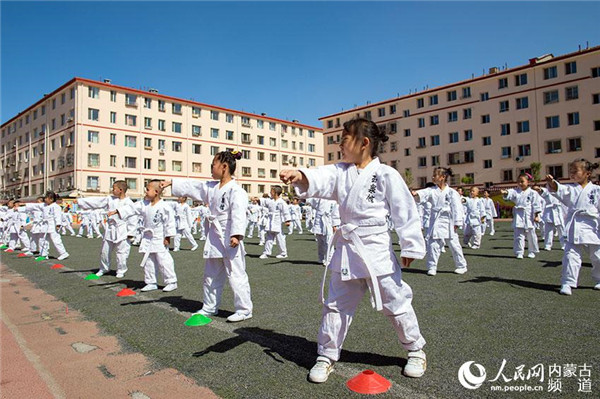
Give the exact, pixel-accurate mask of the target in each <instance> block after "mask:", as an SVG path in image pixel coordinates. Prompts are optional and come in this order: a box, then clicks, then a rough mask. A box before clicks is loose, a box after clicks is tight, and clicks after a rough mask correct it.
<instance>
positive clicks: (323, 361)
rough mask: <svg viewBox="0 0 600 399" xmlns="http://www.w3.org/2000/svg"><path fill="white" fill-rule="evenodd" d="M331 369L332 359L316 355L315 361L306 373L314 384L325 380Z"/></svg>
mask: <svg viewBox="0 0 600 399" xmlns="http://www.w3.org/2000/svg"><path fill="white" fill-rule="evenodd" d="M332 371H333V361H332V360H331V359H329V358H328V357H325V356H319V357H317V362H316V363H315V365H314V366H313V367H312V369H310V373H308V380H309V381H310V382H314V383H316V384H320V383H322V382H325V381H327V378H328V377H329V374H331V372H332Z"/></svg>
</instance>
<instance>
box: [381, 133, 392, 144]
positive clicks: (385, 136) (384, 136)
mask: <svg viewBox="0 0 600 399" xmlns="http://www.w3.org/2000/svg"><path fill="white" fill-rule="evenodd" d="M389 139H390V136H388V135H387V134H384V135H383V136H381V142H382V143H385V142H386V141H388V140H389Z"/></svg>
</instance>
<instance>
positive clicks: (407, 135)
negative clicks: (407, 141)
mask: <svg viewBox="0 0 600 399" xmlns="http://www.w3.org/2000/svg"><path fill="white" fill-rule="evenodd" d="M404 137H410V129H404Z"/></svg>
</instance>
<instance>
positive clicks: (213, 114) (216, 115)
mask: <svg viewBox="0 0 600 399" xmlns="http://www.w3.org/2000/svg"><path fill="white" fill-rule="evenodd" d="M210 119H212V120H213V121H218V120H219V112H218V111H210Z"/></svg>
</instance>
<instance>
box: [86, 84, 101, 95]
mask: <svg viewBox="0 0 600 399" xmlns="http://www.w3.org/2000/svg"><path fill="white" fill-rule="evenodd" d="M88 97H89V98H100V89H99V88H97V87H92V86H90V87H88Z"/></svg>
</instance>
